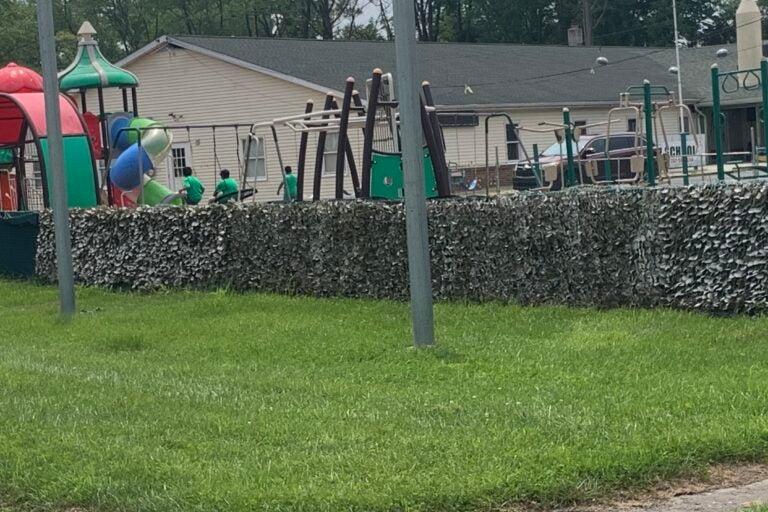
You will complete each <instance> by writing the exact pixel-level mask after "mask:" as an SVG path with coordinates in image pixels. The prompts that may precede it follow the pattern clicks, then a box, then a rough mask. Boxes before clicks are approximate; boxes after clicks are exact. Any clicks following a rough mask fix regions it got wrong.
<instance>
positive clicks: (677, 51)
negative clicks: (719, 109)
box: [672, 0, 693, 150]
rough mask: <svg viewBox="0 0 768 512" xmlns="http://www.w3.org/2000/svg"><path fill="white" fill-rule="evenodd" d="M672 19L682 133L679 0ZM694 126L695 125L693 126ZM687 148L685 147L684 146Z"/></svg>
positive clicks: (683, 121)
mask: <svg viewBox="0 0 768 512" xmlns="http://www.w3.org/2000/svg"><path fill="white" fill-rule="evenodd" d="M672 20H673V22H672V23H673V24H674V29H675V64H676V65H677V101H678V103H680V133H683V132H685V118H684V117H683V105H684V102H685V98H683V69H682V67H680V31H679V30H678V28H677V1H676V0H672ZM691 128H693V127H691ZM681 149H682V150H685V148H682V147H681Z"/></svg>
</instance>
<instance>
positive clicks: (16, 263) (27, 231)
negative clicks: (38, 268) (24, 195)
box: [0, 212, 39, 277]
mask: <svg viewBox="0 0 768 512" xmlns="http://www.w3.org/2000/svg"><path fill="white" fill-rule="evenodd" d="M38 231H39V215H38V214H37V213H34V212H0V275H5V276H12V277H32V276H34V275H35V257H36V254H37V233H38Z"/></svg>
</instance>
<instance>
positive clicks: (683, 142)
mask: <svg viewBox="0 0 768 512" xmlns="http://www.w3.org/2000/svg"><path fill="white" fill-rule="evenodd" d="M680 149H681V150H682V152H683V153H682V155H683V185H685V186H688V184H689V180H688V134H687V133H685V132H680Z"/></svg>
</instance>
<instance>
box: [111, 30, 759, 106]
mask: <svg viewBox="0 0 768 512" xmlns="http://www.w3.org/2000/svg"><path fill="white" fill-rule="evenodd" d="M164 40H165V41H167V43H168V44H171V45H177V46H181V47H185V48H189V49H192V50H195V49H197V50H200V51H204V52H206V53H208V54H209V55H213V56H220V57H222V58H226V59H228V60H230V61H235V62H241V63H244V64H249V65H253V66H257V67H259V68H264V69H267V70H271V71H274V72H275V73H278V74H282V75H286V76H290V77H295V78H296V79H298V80H301V81H303V82H307V83H310V84H315V85H316V86H319V87H323V88H327V89H330V90H339V89H341V88H342V86H343V84H344V81H345V79H346V78H347V77H348V76H353V77H355V78H356V79H357V80H358V81H359V82H360V83H363V82H364V80H365V79H366V78H368V77H370V75H371V71H372V70H373V69H374V68H376V67H379V68H381V69H383V70H384V71H385V72H393V73H396V71H397V70H396V66H395V56H394V53H395V52H394V44H393V43H391V42H378V41H322V40H302V39H274V38H251V37H219V36H169V37H167V38H165V39H164ZM716 49H717V48H715V47H704V48H697V49H683V50H682V51H681V59H682V68H683V83H684V96H685V97H686V99H687V100H689V101H692V102H703V103H706V102H708V101H711V91H710V90H709V87H710V79H709V69H710V66H711V65H712V64H713V63H714V62H715V61H716V60H717V59H716V56H715V52H716ZM729 50H731V52H730V56H729V57H727V58H725V59H723V60H720V61H718V62H719V63H720V65H721V67H722V69H735V68H736V64H735V61H736V57H735V53H736V52H735V48H731V47H729ZM599 56H603V57H606V58H607V59H608V61H609V63H610V64H609V65H608V66H605V67H599V66H597V67H596V65H595V59H596V58H597V57H599ZM130 59H131V58H130V57H129V58H128V59H126V60H130ZM674 64H675V55H674V50H673V49H672V48H635V47H603V48H593V47H567V46H536V45H510V44H477V43H474V44H460V43H419V44H418V45H417V69H418V70H419V71H420V73H421V76H420V78H421V79H423V80H429V81H430V82H431V84H432V88H433V92H434V95H435V101H436V103H437V104H438V105H441V106H449V107H456V108H457V109H461V108H467V107H473V108H477V107H490V106H495V107H498V106H528V105H530V106H567V105H570V106H581V105H590V104H594V105H600V104H614V103H616V101H617V99H618V95H619V92H621V91H623V90H625V89H626V88H627V87H628V86H630V85H639V84H641V83H642V81H643V80H645V79H647V80H650V81H651V82H652V83H653V84H656V85H664V86H667V87H668V88H669V89H670V90H676V87H677V81H676V77H675V76H674V75H672V74H670V73H669V71H668V70H669V67H670V66H673V65H674ZM593 68H595V69H594V73H592V71H591V70H592V69H593ZM466 85H468V86H470V88H471V89H472V91H473V93H472V94H466V93H465V86H466ZM359 88H360V89H361V90H362V89H363V87H362V86H360V87H359ZM742 96H743V95H742ZM753 96H754V93H752V94H750V95H747V96H743V98H742V97H739V98H741V99H744V98H747V97H753ZM724 99H731V98H724Z"/></svg>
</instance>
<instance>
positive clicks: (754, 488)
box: [641, 480, 768, 512]
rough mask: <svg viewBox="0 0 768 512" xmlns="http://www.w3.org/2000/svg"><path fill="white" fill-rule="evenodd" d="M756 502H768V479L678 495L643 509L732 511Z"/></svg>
mask: <svg viewBox="0 0 768 512" xmlns="http://www.w3.org/2000/svg"><path fill="white" fill-rule="evenodd" d="M756 502H761V503H768V480H763V481H761V482H755V483H753V484H748V485H743V486H740V487H730V488H727V489H718V490H716V491H710V492H705V493H702V494H691V495H686V496H677V497H675V498H672V499H670V500H667V501H665V502H663V503H659V504H657V505H654V506H652V507H650V508H643V509H641V510H643V511H647V512H731V511H736V510H741V509H742V508H744V507H746V506H748V505H751V504H754V503H756Z"/></svg>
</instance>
